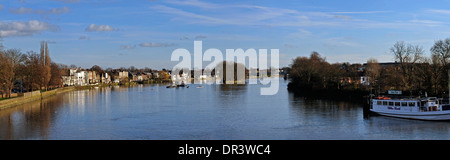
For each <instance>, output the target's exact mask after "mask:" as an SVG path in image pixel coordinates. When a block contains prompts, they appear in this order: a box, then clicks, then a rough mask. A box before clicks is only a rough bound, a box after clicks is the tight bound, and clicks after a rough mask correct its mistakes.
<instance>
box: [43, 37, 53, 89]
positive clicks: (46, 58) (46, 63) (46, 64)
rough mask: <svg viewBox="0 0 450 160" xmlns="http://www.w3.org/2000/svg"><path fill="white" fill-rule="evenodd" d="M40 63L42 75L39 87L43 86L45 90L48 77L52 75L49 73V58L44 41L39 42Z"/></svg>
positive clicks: (48, 80)
mask: <svg viewBox="0 0 450 160" xmlns="http://www.w3.org/2000/svg"><path fill="white" fill-rule="evenodd" d="M41 65H42V68H43V69H42V77H41V80H42V81H41V87H45V90H47V88H48V85H49V82H50V79H51V77H52V73H51V66H50V65H51V59H50V53H49V50H48V44H47V42H46V41H42V42H41Z"/></svg>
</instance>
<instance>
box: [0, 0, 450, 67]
mask: <svg viewBox="0 0 450 160" xmlns="http://www.w3.org/2000/svg"><path fill="white" fill-rule="evenodd" d="M449 6H450V1H449V0H441V1H438V0H436V1H424V0H396V1H394V0H373V1H366V0H346V1H343V0H315V1H311V0H279V1H273V0H240V1H231V0H227V1H223V0H210V1H207V0H185V1H184V0H165V1H162V0H133V1H129V0H128V1H127V0H0V43H2V44H3V46H4V49H12V48H17V49H20V50H22V51H23V52H24V53H26V52H27V51H35V52H38V51H39V47H40V41H47V42H48V43H49V49H50V55H51V57H52V60H53V61H54V62H57V63H62V64H66V65H71V64H75V65H77V66H81V67H83V68H90V67H92V66H93V65H99V66H101V67H102V68H108V67H112V68H119V67H126V68H128V67H130V66H135V67H137V68H144V67H150V68H154V69H162V68H168V69H171V68H172V67H173V66H174V65H176V64H177V63H178V62H171V60H170V59H171V54H172V52H173V51H174V50H175V49H178V48H185V49H187V50H189V51H190V52H191V53H193V48H194V41H202V44H203V50H206V49H209V48H217V49H219V50H221V51H222V52H223V54H225V50H226V49H238V48H242V49H244V50H247V49H250V48H253V49H256V50H258V49H269V50H270V49H279V52H280V67H284V66H288V65H289V64H290V63H291V61H292V59H293V58H295V57H298V56H309V55H310V54H311V52H313V51H317V52H319V53H320V55H322V56H323V57H326V60H327V61H328V62H330V63H337V62H340V63H341V62H350V63H365V62H366V61H367V60H368V59H369V58H375V59H377V60H378V61H379V62H392V61H394V56H393V55H392V54H391V53H390V51H389V50H390V47H392V46H393V45H394V43H395V42H397V41H404V42H406V43H409V44H413V45H420V46H422V47H423V49H424V50H425V56H429V55H430V53H429V52H430V51H429V50H430V48H431V46H432V45H433V43H434V42H435V41H436V40H441V39H445V38H450V7H449ZM203 63H204V64H208V62H203Z"/></svg>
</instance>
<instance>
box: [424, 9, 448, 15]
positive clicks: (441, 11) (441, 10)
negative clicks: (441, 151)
mask: <svg viewBox="0 0 450 160" xmlns="http://www.w3.org/2000/svg"><path fill="white" fill-rule="evenodd" d="M427 11H428V12H431V13H439V14H450V10H445V9H428V10H427Z"/></svg>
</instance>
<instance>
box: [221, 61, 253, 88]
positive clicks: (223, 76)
mask: <svg viewBox="0 0 450 160" xmlns="http://www.w3.org/2000/svg"><path fill="white" fill-rule="evenodd" d="M232 67H233V68H234V69H233V70H231V71H230V70H227V68H232ZM215 69H217V73H215V75H218V76H219V78H220V79H222V83H223V84H225V83H226V82H227V81H230V80H233V82H232V83H233V84H234V83H235V82H238V81H240V82H242V81H245V79H246V75H247V74H248V69H247V68H246V67H245V65H244V64H241V63H236V62H227V61H222V62H220V63H218V64H217V65H216V67H215ZM220 70H222V73H219V71H220ZM215 71H216V70H215ZM241 72H243V74H244V76H242V75H239V73H241ZM227 75H233V77H227ZM260 76H261V74H260Z"/></svg>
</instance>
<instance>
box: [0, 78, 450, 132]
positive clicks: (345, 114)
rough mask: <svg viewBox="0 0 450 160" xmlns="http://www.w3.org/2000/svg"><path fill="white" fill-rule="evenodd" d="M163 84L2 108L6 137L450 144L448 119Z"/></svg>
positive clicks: (246, 90) (255, 89)
mask: <svg viewBox="0 0 450 160" xmlns="http://www.w3.org/2000/svg"><path fill="white" fill-rule="evenodd" d="M198 86H199V85H198V84H191V85H190V88H166V86H165V85H140V86H134V87H107V88H97V89H91V90H82V91H74V92H70V93H65V94H60V95H56V96H53V97H50V98H47V99H44V100H42V101H36V102H32V103H27V104H24V105H20V106H18V107H14V108H10V109H5V110H0V139H63V140H66V139H68V140H72V139H74V140H79V139H82V140H91V139H95V140H97V139H99V140H104V139H106V140H109V139H113V140H121V139H131V140H141V139H144V140H166V139H169V140H190V139H200V140H204V139H214V140H223V139H225V140H228V139H233V140H253V139H257V140H291V139H300V140H304V139H307V140H311V139H312V140H328V139H333V140H334V139H338V140H340V139H345V140H353V139H382V140H385V139H402V140H403V139H450V134H449V133H450V122H430V121H418V120H408V119H398V118H390V117H383V116H371V117H369V118H367V117H366V118H364V116H363V107H362V104H357V103H352V102H344V101H335V100H320V99H310V98H304V97H295V96H294V95H293V94H291V93H289V92H288V91H287V89H286V88H287V82H286V81H284V80H282V79H280V87H279V91H278V93H277V94H276V95H272V96H262V95H260V88H261V87H267V86H263V85H241V86H236V85H214V84H213V85H207V84H205V85H202V86H203V88H197V87H198Z"/></svg>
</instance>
